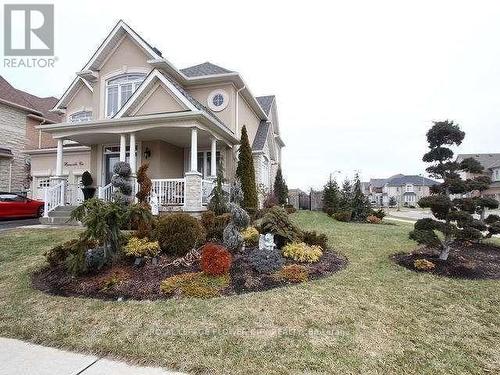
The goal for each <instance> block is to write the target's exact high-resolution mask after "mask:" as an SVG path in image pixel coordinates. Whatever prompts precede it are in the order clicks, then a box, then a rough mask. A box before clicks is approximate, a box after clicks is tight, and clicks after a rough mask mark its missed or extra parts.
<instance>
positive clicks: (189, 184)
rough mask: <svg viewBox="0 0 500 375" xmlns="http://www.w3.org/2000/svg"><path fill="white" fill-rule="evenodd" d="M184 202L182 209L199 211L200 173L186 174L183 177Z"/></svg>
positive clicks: (201, 208) (201, 207)
mask: <svg viewBox="0 0 500 375" xmlns="http://www.w3.org/2000/svg"><path fill="white" fill-rule="evenodd" d="M185 181H186V186H185V187H184V188H185V189H186V196H185V199H186V201H185V202H184V207H185V210H186V211H201V210H203V209H204V208H203V206H202V205H201V173H198V172H187V173H186V175H185Z"/></svg>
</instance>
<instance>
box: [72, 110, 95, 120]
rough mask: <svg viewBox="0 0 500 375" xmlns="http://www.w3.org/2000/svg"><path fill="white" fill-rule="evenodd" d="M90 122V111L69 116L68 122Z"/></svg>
mask: <svg viewBox="0 0 500 375" xmlns="http://www.w3.org/2000/svg"><path fill="white" fill-rule="evenodd" d="M90 120H92V111H80V112H76V113H73V114H72V115H71V116H69V122H85V121H90Z"/></svg>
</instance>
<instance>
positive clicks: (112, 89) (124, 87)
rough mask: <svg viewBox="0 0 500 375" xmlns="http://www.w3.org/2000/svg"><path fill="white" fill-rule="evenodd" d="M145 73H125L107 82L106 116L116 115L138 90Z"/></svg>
mask: <svg viewBox="0 0 500 375" xmlns="http://www.w3.org/2000/svg"><path fill="white" fill-rule="evenodd" d="M144 77H146V75H145V74H140V73H137V74H123V75H121V76H119V77H116V78H113V79H110V80H109V81H108V82H107V84H106V117H112V116H114V115H115V114H116V113H117V112H118V111H119V110H120V108H121V107H122V106H123V105H124V104H125V103H126V102H127V100H129V99H130V97H131V96H132V94H133V93H134V92H135V90H137V88H138V87H139V86H140V84H141V83H142V81H144Z"/></svg>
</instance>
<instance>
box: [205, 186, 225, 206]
mask: <svg viewBox="0 0 500 375" xmlns="http://www.w3.org/2000/svg"><path fill="white" fill-rule="evenodd" d="M216 185H217V181H215V180H201V204H203V205H207V204H208V202H209V200H210V199H209V198H210V194H212V190H213V189H214V187H215V186H216ZM222 190H224V191H225V192H226V193H229V190H230V186H229V184H222Z"/></svg>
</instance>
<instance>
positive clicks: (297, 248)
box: [282, 242, 323, 263]
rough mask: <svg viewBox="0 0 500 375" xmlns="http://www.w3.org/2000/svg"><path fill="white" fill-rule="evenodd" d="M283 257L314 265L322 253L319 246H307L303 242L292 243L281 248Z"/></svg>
mask: <svg viewBox="0 0 500 375" xmlns="http://www.w3.org/2000/svg"><path fill="white" fill-rule="evenodd" d="M282 251H283V256H284V257H286V258H291V259H293V260H295V261H297V262H308V263H314V262H317V261H318V260H319V258H321V256H322V255H323V251H322V250H321V247H319V246H315V245H313V246H309V245H307V244H305V243H304V242H292V243H289V244H288V245H285V246H283V249H282Z"/></svg>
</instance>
